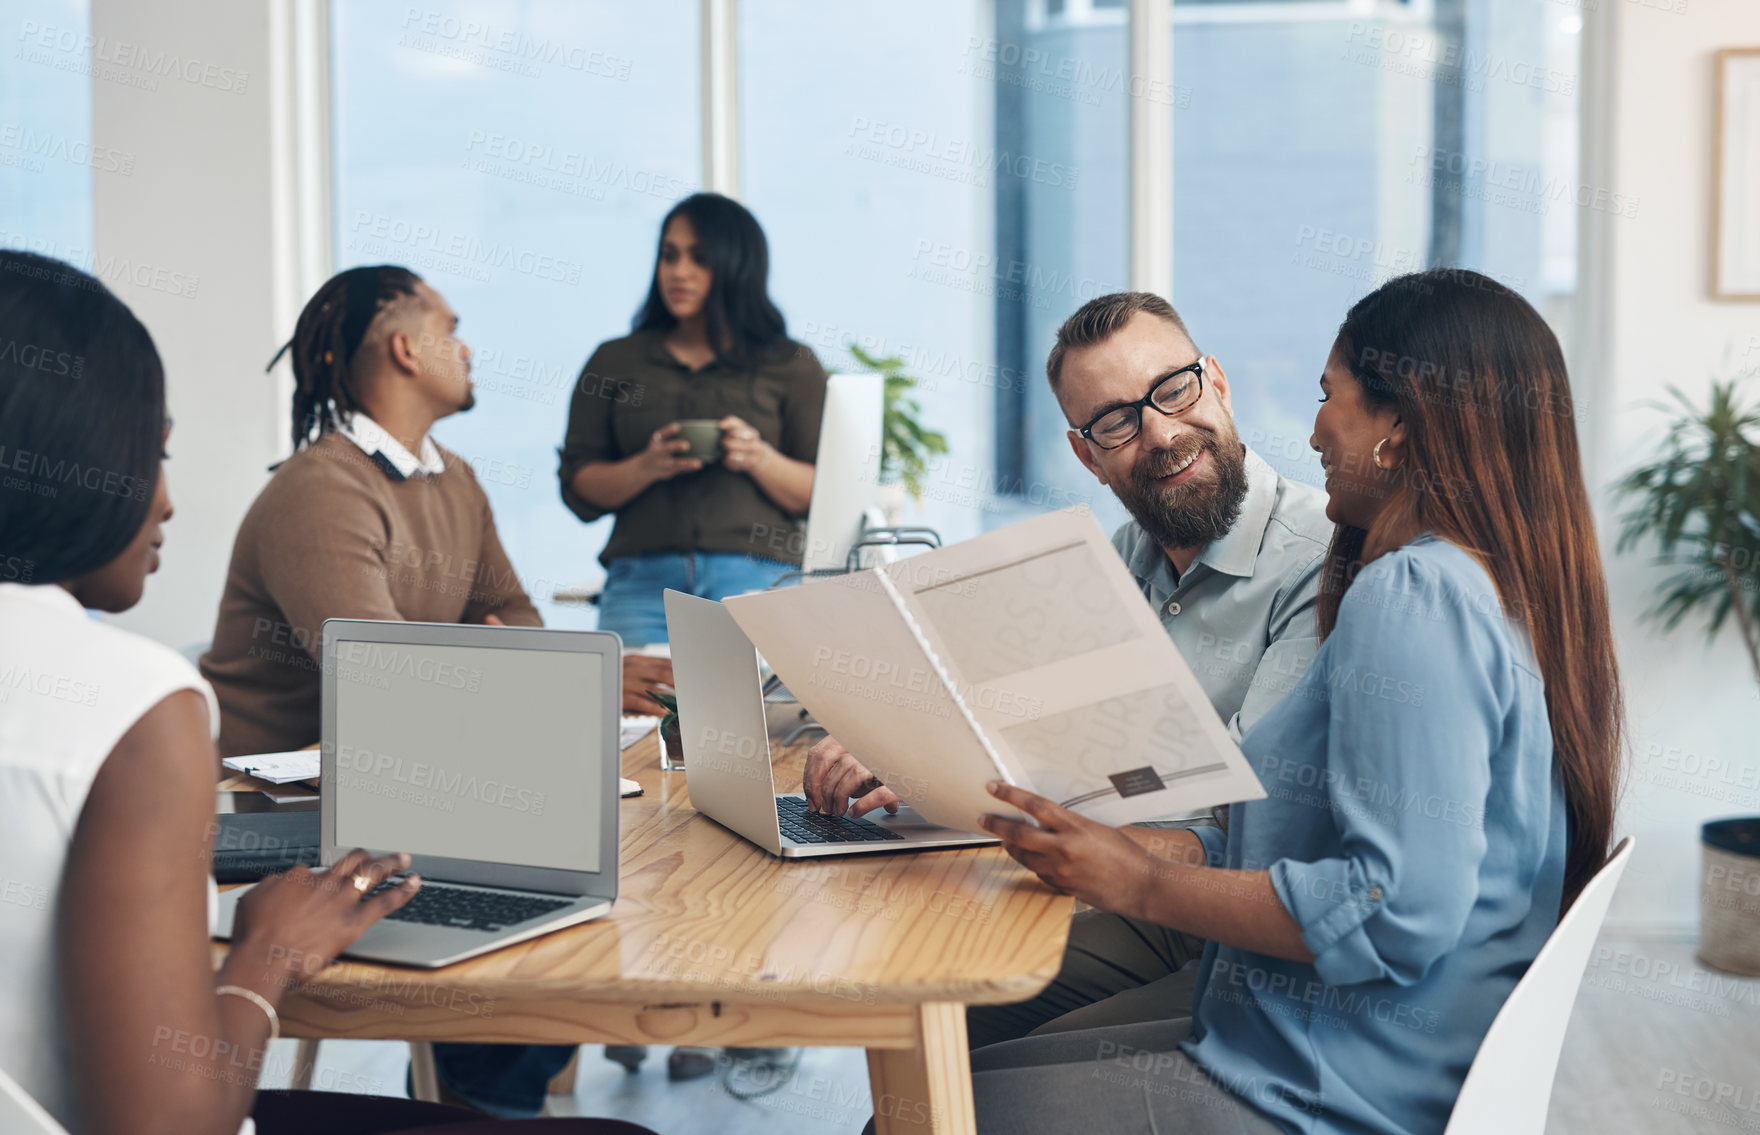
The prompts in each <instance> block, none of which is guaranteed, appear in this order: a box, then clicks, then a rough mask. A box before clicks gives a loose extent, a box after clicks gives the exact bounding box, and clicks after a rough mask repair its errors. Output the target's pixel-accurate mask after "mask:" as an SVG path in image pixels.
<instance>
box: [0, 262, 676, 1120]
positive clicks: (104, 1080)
mask: <svg viewBox="0 0 1760 1135" xmlns="http://www.w3.org/2000/svg"><path fill="white" fill-rule="evenodd" d="M164 407H165V390H164V374H163V371H162V369H161V366H160V362H159V356H158V353H157V352H156V351H155V350H154V348H153V344H152V340H151V338H150V337H149V336H148V334H147V331H146V329H145V328H144V327H143V326H141V324H140V323H139V321H137V320H136V319H135V318H134V316H133V314H132V313H130V312H129V310H128V308H127V307H126V306H124V305H123V304H122V303H121V302H120V301H119V300H117V299H116V297H115V296H113V295H111V294H110V292H109V291H107V290H106V289H105V288H104V286H103V285H102V284H101V283H99V282H98V281H97V280H95V279H93V278H92V277H90V276H88V275H86V274H85V273H83V272H80V271H78V270H77V269H74V268H72V267H69V266H68V265H66V264H62V263H60V262H58V261H54V260H49V259H46V258H44V257H40V256H35V255H32V254H29V253H22V252H14V251H0V959H4V964H3V965H0V1070H4V1071H5V1072H6V1074H7V1075H9V1076H10V1077H11V1078H12V1079H13V1080H14V1081H16V1082H17V1083H18V1084H19V1085H21V1086H22V1087H23V1089H24V1090H25V1091H26V1092H27V1093H29V1094H30V1095H31V1096H33V1097H34V1098H35V1099H36V1100H37V1101H38V1102H39V1103H41V1104H42V1105H43V1106H44V1107H45V1108H46V1109H47V1110H48V1111H49V1112H50V1113H51V1114H53V1115H54V1116H55V1117H56V1118H57V1119H58V1120H59V1121H60V1122H61V1123H62V1124H63V1125H65V1126H67V1127H68V1128H69V1129H71V1130H74V1131H79V1132H85V1133H93V1135H97V1133H110V1132H128V1133H129V1135H150V1133H154V1132H167V1133H175V1135H188V1133H202V1132H212V1133H220V1135H224V1133H229V1132H235V1131H240V1130H246V1131H248V1130H249V1129H250V1120H249V1119H247V1115H250V1114H252V1106H253V1101H255V1100H256V1099H257V1092H256V1081H257V1074H258V1072H259V1070H260V1069H261V1067H262V1063H263V1057H264V1054H265V1052H266V1050H267V1046H268V1044H269V1041H270V1040H271V1039H272V1028H274V1027H275V1026H276V1024H277V1022H276V1006H278V1005H279V1004H280V1002H281V1001H282V999H283V998H284V997H285V996H286V995H287V994H288V992H289V991H290V990H292V989H294V988H296V987H297V986H299V985H300V983H301V982H303V981H304V980H305V979H306V978H308V977H309V976H311V975H312V974H313V973H316V972H317V971H318V970H320V969H322V968H323V967H324V966H326V965H328V964H329V963H330V962H331V960H332V959H334V958H335V957H336V955H337V954H338V953H340V952H341V951H342V950H343V949H345V948H347V947H348V945H349V944H350V943H352V942H353V941H354V940H355V939H356V938H357V937H359V936H360V934H361V933H362V932H363V931H364V930H366V929H367V927H369V926H371V925H372V924H373V923H374V922H376V921H378V920H379V919H380V918H382V917H383V916H385V915H386V914H388V913H390V912H391V911H393V910H395V909H397V908H398V907H399V906H402V905H403V904H404V903H405V902H408V901H409V899H410V897H411V896H412V895H413V894H415V892H416V890H417V889H418V888H419V887H420V885H421V883H420V880H419V879H418V878H416V877H414V876H411V877H410V878H408V879H406V880H405V881H404V882H402V883H401V884H399V885H397V886H395V887H392V888H390V889H388V890H386V891H385V892H384V893H383V894H379V895H376V896H374V897H371V898H367V897H365V896H366V895H367V893H368V892H370V891H371V890H372V889H373V888H374V887H375V886H377V884H378V883H379V882H380V881H381V880H383V879H384V878H385V877H386V876H388V875H391V874H394V873H396V872H398V871H400V870H402V869H403V868H404V867H406V866H407V865H408V858H407V857H406V856H402V855H397V856H384V857H381V858H377V859H370V858H369V857H368V856H367V855H366V853H365V852H362V851H355V852H353V853H351V854H350V855H348V856H347V857H346V858H344V859H343V860H342V861H341V862H340V863H338V864H337V865H336V866H334V867H333V868H331V869H330V870H328V871H324V872H319V873H314V872H312V871H310V870H308V869H306V868H303V867H299V868H295V869H294V870H292V871H290V872H288V873H287V874H286V875H282V876H279V877H276V878H272V879H268V880H265V881H264V882H263V883H261V884H259V885H258V886H257V887H256V888H255V889H254V890H253V891H252V892H251V894H250V896H249V897H248V898H247V899H246V901H245V902H244V903H243V904H242V905H241V907H240V910H239V923H238V926H237V928H236V929H237V933H236V935H235V937H234V939H233V944H232V949H231V951H230V953H229V954H228V956H227V959H226V961H225V963H224V964H223V965H222V966H221V968H220V971H219V973H218V975H216V974H215V972H214V969H213V964H212V960H211V954H210V947H209V940H208V926H209V921H208V918H209V911H210V908H211V904H212V900H213V894H214V892H213V883H212V880H211V879H210V877H209V875H208V863H209V851H210V846H209V845H210V838H211V830H212V820H213V816H214V783H215V778H216V774H217V772H218V767H219V766H218V761H217V758H216V753H215V748H214V744H213V737H214V731H215V727H216V724H217V721H218V715H217V712H216V709H215V705H214V695H213V693H212V692H211V691H210V690H209V689H208V686H207V683H206V682H204V681H203V680H202V679H201V677H200V676H199V675H198V674H197V672H196V669H195V667H194V666H192V665H191V664H190V663H189V662H187V661H185V660H184V659H183V658H182V657H181V656H180V655H178V654H177V653H176V652H174V651H172V650H170V649H168V648H166V647H164V646H161V645H159V644H157V643H154V642H151V641H148V640H147V639H144V638H141V637H139V636H137V635H133V634H129V633H128V632H125V631H122V630H120V629H118V628H116V627H113V626H111V625H109V624H106V623H103V622H99V621H96V620H94V619H92V618H91V617H89V616H88V615H87V614H86V610H85V609H86V608H91V609H95V610H99V611H108V612H117V611H123V610H126V609H128V608H129V607H131V606H133V605H134V604H135V603H136V602H138V601H139V599H140V597H141V592H142V590H143V588H144V586H145V583H146V577H147V575H148V574H150V573H151V572H153V571H154V570H156V569H157V568H158V566H159V546H160V544H161V543H162V542H163V535H162V533H163V526H164V524H165V522H166V521H168V520H169V519H170V518H171V513H172V509H171V499H170V495H169V493H168V491H167V488H166V484H165V478H164V477H163V476H162V475H161V464H160V463H161V459H162V457H163V456H164V455H163V453H162V452H161V449H162V446H163V444H164V441H165V439H166V437H167V435H168V433H169V428H170V427H169V422H168V421H167V419H166V415H165V408H164ZM271 1103H272V1104H273V1106H264V1105H268V1104H271ZM254 1114H255V1118H256V1122H257V1129H258V1131H259V1132H260V1135H275V1133H276V1132H278V1131H293V1130H328V1129H332V1128H333V1127H335V1126H337V1125H339V1124H346V1126H347V1128H348V1129H349V1130H351V1131H361V1132H366V1131H379V1130H394V1129H395V1130H410V1129H412V1128H419V1129H420V1130H422V1131H424V1132H434V1133H437V1132H440V1131H448V1132H464V1131H490V1130H500V1129H501V1128H502V1126H503V1124H504V1123H505V1122H506V1121H492V1122H489V1123H484V1122H480V1121H481V1120H483V1118H484V1117H482V1116H480V1115H477V1114H475V1113H471V1112H465V1111H461V1110H459V1109H455V1108H446V1107H441V1106H440V1105H436V1104H424V1103H415V1102H412V1101H408V1100H374V1099H370V1098H362V1097H343V1096H333V1095H331V1094H329V1093H306V1092H300V1093H265V1094H264V1097H263V1100H262V1101H261V1103H260V1104H259V1106H258V1107H257V1109H256V1111H255V1113H254ZM363 1120H365V1122H363ZM520 1130H521V1131H527V1132H537V1131H552V1132H563V1131H573V1132H581V1131H599V1132H610V1131H623V1132H639V1131H641V1130H642V1129H641V1128H637V1127H633V1126H630V1125H626V1124H620V1123H614V1122H607V1121H599V1120H538V1121H531V1122H530V1123H527V1124H524V1125H522V1127H521V1128H520Z"/></svg>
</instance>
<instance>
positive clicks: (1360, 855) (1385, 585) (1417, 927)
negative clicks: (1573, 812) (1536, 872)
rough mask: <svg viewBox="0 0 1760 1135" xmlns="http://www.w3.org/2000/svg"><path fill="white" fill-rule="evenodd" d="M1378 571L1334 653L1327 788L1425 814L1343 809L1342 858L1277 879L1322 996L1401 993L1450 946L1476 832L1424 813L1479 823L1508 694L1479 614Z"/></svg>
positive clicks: (1481, 850) (1398, 560)
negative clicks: (1353, 988)
mask: <svg viewBox="0 0 1760 1135" xmlns="http://www.w3.org/2000/svg"><path fill="white" fill-rule="evenodd" d="M1388 560H1389V562H1388V563H1386V564H1384V565H1379V570H1377V571H1376V572H1375V574H1374V576H1373V577H1372V578H1371V579H1369V580H1368V586H1363V587H1353V588H1352V589H1351V590H1349V591H1347V592H1346V593H1345V597H1344V601H1343V603H1342V604H1341V605H1340V608H1339V617H1338V623H1337V629H1336V630H1335V631H1334V632H1333V635H1332V637H1331V639H1330V640H1329V642H1328V646H1329V647H1330V649H1329V650H1328V651H1327V656H1326V659H1325V663H1324V666H1325V674H1326V677H1327V689H1328V690H1329V691H1330V694H1331V698H1330V706H1331V713H1330V715H1329V721H1328V728H1327V738H1326V741H1327V772H1328V774H1329V776H1330V777H1331V779H1332V781H1333V782H1334V783H1335V784H1338V785H1340V786H1343V787H1345V788H1347V789H1349V790H1351V791H1352V792H1353V793H1355V795H1357V796H1366V797H1367V798H1368V799H1370V800H1371V801H1373V800H1375V799H1377V798H1379V799H1382V800H1388V799H1396V798H1416V799H1421V800H1425V801H1431V802H1433V803H1432V804H1431V806H1430V807H1429V808H1393V809H1380V808H1343V809H1338V810H1337V811H1336V812H1335V815H1336V817H1337V821H1338V825H1339V833H1338V848H1337V853H1336V854H1334V855H1329V856H1327V857H1325V858H1323V859H1315V860H1311V861H1307V862H1303V861H1301V860H1298V859H1281V860H1279V861H1277V862H1276V863H1274V864H1272V865H1271V882H1272V885H1273V886H1274V887H1275V888H1276V889H1277V897H1278V898H1280V899H1282V900H1283V905H1284V906H1286V907H1287V908H1289V912H1290V914H1292V915H1293V916H1294V917H1295V920H1296V922H1297V923H1298V924H1300V926H1301V928H1302V941H1303V943H1304V944H1306V945H1307V947H1308V949H1309V950H1311V951H1313V953H1314V968H1315V969H1316V970H1318V971H1319V973H1320V979H1321V980H1322V981H1324V982H1326V983H1327V984H1328V985H1349V984H1352V983H1355V982H1361V981H1369V980H1372V979H1375V978H1390V979H1392V980H1393V981H1395V982H1397V983H1399V984H1401V985H1410V984H1412V983H1413V982H1416V981H1418V980H1419V979H1420V978H1422V977H1423V976H1424V974H1425V972H1426V971H1427V970H1428V969H1429V968H1430V964H1431V963H1432V962H1434V961H1435V960H1436V959H1437V958H1438V957H1440V956H1441V955H1443V954H1445V953H1447V952H1448V951H1449V950H1452V949H1454V947H1455V945H1456V944H1457V943H1458V942H1459V941H1460V935H1461V928H1462V926H1463V925H1464V924H1465V923H1466V919H1467V912H1468V911H1469V910H1471V909H1472V906H1473V903H1474V901H1475V899H1476V898H1477V890H1478V888H1477V885H1476V883H1475V880H1476V879H1477V877H1478V873H1479V864H1480V862H1481V861H1482V860H1483V859H1484V857H1485V830H1484V828H1483V827H1481V826H1477V825H1475V824H1472V823H1446V822H1444V823H1439V822H1437V819H1434V818H1432V817H1431V816H1430V815H1429V814H1428V813H1429V812H1431V811H1437V812H1447V813H1451V814H1453V815H1456V816H1459V817H1461V818H1462V819H1471V818H1472V817H1477V816H1482V815H1483V814H1484V812H1485V797H1486V793H1487V790H1488V788H1489V784H1490V767H1491V766H1490V755H1491V750H1492V748H1493V747H1494V746H1495V745H1496V744H1497V742H1498V740H1499V739H1500V738H1501V736H1502V733H1503V718H1504V712H1505V705H1506V704H1507V702H1508V700H1509V696H1510V694H1511V692H1512V691H1511V690H1510V689H1509V685H1510V675H1509V659H1508V658H1507V656H1506V655H1507V650H1506V647H1505V645H1504V643H1502V642H1500V641H1498V639H1497V638H1496V637H1495V636H1493V635H1492V634H1490V633H1489V632H1488V629H1487V628H1486V627H1485V626H1484V625H1483V621H1482V617H1481V616H1480V615H1479V614H1478V612H1477V611H1476V610H1474V608H1473V605H1472V604H1470V603H1467V604H1463V603H1459V602H1450V601H1449V595H1448V588H1447V586H1446V581H1445V578H1444V576H1443V574H1442V573H1441V572H1440V571H1438V570H1437V569H1436V568H1434V567H1433V566H1432V565H1431V564H1430V563H1429V562H1428V561H1427V560H1426V559H1425V558H1424V557H1421V556H1417V555H1410V554H1398V553H1396V554H1394V555H1393V556H1390V557H1388ZM1389 598H1394V599H1397V602H1388V601H1387V600H1388V599H1389ZM1414 611H1419V612H1422V613H1423V614H1422V615H1421V616H1419V617H1416V618H1415V617H1414V615H1413V613H1412V612H1414ZM1432 614H1434V615H1436V616H1439V617H1438V618H1435V619H1432V618H1430V616H1431V615H1432Z"/></svg>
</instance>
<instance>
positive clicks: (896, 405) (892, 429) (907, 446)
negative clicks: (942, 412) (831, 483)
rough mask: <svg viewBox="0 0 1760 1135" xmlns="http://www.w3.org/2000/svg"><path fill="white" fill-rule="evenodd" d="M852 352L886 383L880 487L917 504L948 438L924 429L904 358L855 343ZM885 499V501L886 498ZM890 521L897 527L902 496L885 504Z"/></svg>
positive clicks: (851, 348)
mask: <svg viewBox="0 0 1760 1135" xmlns="http://www.w3.org/2000/svg"><path fill="white" fill-rule="evenodd" d="M848 348H849V353H850V355H851V356H853V357H854V358H855V360H856V361H857V362H859V363H861V364H862V365H863V366H864V367H867V368H868V369H869V370H871V371H873V372H875V373H876V374H878V375H880V376H881V377H882V378H883V379H884V380H885V383H886V398H885V404H884V405H885V408H884V410H883V411H882V417H881V421H882V425H881V436H880V485H881V488H882V489H884V488H885V487H886V486H888V485H900V486H902V487H903V492H904V493H906V494H909V496H910V498H911V499H912V500H913V501H921V500H922V499H923V475H924V474H925V473H927V472H928V471H929V459H930V458H932V457H938V456H940V455H942V454H945V453H946V452H947V438H946V436H945V435H943V434H940V433H937V432H936V431H934V430H931V429H927V428H925V427H924V425H923V423H922V420H921V415H922V413H923V406H922V403H920V402H918V401H917V400H916V399H915V398H914V397H912V396H911V391H912V390H914V389H916V387H917V380H916V379H915V378H914V377H912V376H911V375H908V374H906V373H905V362H904V359H903V358H901V357H899V356H897V355H888V356H886V357H885V358H876V357H875V356H873V355H870V354H869V353H868V352H867V351H864V350H862V348H861V346H860V345H859V344H857V343H855V342H853V341H852V342H850V343H849V344H848ZM883 499H884V498H883ZM883 507H884V508H885V511H886V522H887V523H888V524H893V525H896V524H898V522H899V519H900V518H899V513H901V512H902V511H903V507H904V501H903V499H902V496H898V497H897V498H896V499H894V500H893V501H890V502H887V503H885V504H884V505H883Z"/></svg>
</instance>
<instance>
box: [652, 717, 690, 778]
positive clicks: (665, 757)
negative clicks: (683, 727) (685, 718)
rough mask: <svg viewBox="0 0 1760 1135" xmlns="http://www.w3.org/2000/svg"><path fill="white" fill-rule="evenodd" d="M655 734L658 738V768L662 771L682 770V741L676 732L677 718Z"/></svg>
mask: <svg viewBox="0 0 1760 1135" xmlns="http://www.w3.org/2000/svg"><path fill="white" fill-rule="evenodd" d="M656 732H657V733H658V734H659V736H660V767H661V768H663V769H681V768H683V767H684V739H683V738H682V737H681V736H680V735H679V732H678V718H676V717H675V718H673V719H672V720H671V721H669V722H667V723H666V724H665V725H662V726H661V727H660V728H659V729H658V730H657V731H656Z"/></svg>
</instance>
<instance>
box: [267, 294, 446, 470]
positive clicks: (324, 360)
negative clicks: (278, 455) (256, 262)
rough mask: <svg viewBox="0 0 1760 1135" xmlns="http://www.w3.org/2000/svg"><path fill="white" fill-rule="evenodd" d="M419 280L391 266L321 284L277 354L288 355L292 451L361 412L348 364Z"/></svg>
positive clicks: (272, 363) (271, 363) (278, 356)
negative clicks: (381, 314)
mask: <svg viewBox="0 0 1760 1135" xmlns="http://www.w3.org/2000/svg"><path fill="white" fill-rule="evenodd" d="M421 282H422V278H421V277H420V276H417V275H416V274H415V273H414V272H411V271H410V270H409V269H408V268H402V267H399V266H398V265H396V264H375V265H372V266H370V267H365V268H350V269H348V270H347V271H346V272H338V273H337V274H336V275H334V276H332V277H330V278H329V279H328V280H326V281H324V284H323V286H322V287H320V288H319V289H318V290H317V291H316V292H315V293H313V295H312V298H311V299H310V300H309V301H307V303H306V306H305V309H304V310H303V311H301V312H300V313H299V322H297V323H295V324H294V326H293V338H292V339H289V340H288V341H287V343H286V344H285V345H283V346H282V348H281V349H280V350H279V351H276V352H275V357H274V358H272V359H270V360H269V369H271V370H272V369H274V367H275V364H276V363H277V362H279V361H280V360H281V356H282V355H292V357H293V447H294V448H295V449H299V448H301V447H302V446H304V445H307V444H309V443H311V442H314V441H316V440H318V439H319V438H321V437H323V436H324V435H325V434H327V433H329V432H331V431H332V430H334V429H336V428H337V427H339V426H341V425H342V424H343V423H345V422H347V421H348V419H349V417H350V415H352V414H353V413H354V412H355V411H356V410H359V409H360V397H359V392H358V391H356V390H355V389H354V387H353V386H352V385H351V384H350V380H349V375H350V369H349V368H350V364H352V363H353V361H354V354H355V352H356V351H358V350H359V349H360V345H361V340H362V339H364V338H366V335H367V329H368V328H369V327H371V326H372V325H373V320H374V318H375V317H377V315H378V314H379V312H381V311H384V310H385V308H387V307H388V306H390V305H391V304H393V303H396V302H397V301H398V300H399V299H401V298H404V297H406V296H407V297H413V296H416V295H418V293H417V292H416V285H417V284H420V283H421Z"/></svg>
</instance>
